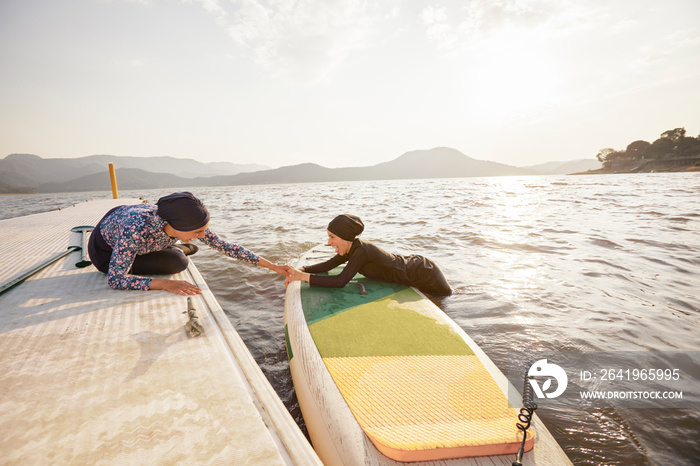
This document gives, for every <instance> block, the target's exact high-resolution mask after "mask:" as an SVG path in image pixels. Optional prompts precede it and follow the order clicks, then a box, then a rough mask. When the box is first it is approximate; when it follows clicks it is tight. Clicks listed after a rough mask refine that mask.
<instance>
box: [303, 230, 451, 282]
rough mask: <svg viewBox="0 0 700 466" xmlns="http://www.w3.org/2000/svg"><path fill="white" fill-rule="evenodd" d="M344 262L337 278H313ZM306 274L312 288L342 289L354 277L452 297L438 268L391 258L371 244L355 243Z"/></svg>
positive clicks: (419, 260) (417, 260)
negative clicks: (360, 275) (358, 274)
mask: <svg viewBox="0 0 700 466" xmlns="http://www.w3.org/2000/svg"><path fill="white" fill-rule="evenodd" d="M345 262H347V265H346V266H345V268H344V269H343V271H342V272H341V273H340V274H338V275H315V274H317V273H319V272H328V271H329V270H332V269H334V268H336V267H338V266H339V265H341V264H343V263H345ZM304 271H305V272H309V273H310V274H312V275H311V277H310V278H309V284H310V285H311V286H324V287H328V288H342V287H344V286H345V285H347V284H348V282H349V281H350V280H352V278H353V277H354V276H355V274H357V273H361V274H362V275H364V276H365V277H367V278H371V279H373V280H379V281H384V282H390V283H398V284H400V285H407V286H415V287H416V288H418V289H419V290H421V291H422V292H424V293H430V294H438V295H448V294H450V293H452V289H451V288H450V285H449V284H448V283H447V280H446V279H445V276H444V275H443V273H442V271H441V270H440V268H439V267H438V266H437V264H435V263H434V262H433V261H431V260H430V259H427V258H425V257H423V256H417V255H411V256H399V255H396V254H391V253H388V252H386V251H384V250H383V249H381V248H379V247H377V246H375V245H374V244H372V243H368V242H366V241H362V240H360V239H357V238H356V239H355V240H354V241H353V242H352V246H351V247H350V251H349V252H348V253H347V254H346V255H344V256H341V255H338V254H336V255H335V256H333V257H331V258H330V259H329V260H327V261H326V262H322V263H320V264H315V265H307V266H305V267H304Z"/></svg>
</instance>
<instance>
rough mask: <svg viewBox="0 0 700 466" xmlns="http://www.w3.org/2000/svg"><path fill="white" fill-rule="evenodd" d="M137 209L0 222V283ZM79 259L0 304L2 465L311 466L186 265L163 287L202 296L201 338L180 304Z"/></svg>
mask: <svg viewBox="0 0 700 466" xmlns="http://www.w3.org/2000/svg"><path fill="white" fill-rule="evenodd" d="M138 202H140V201H139V200H138V199H128V200H127V199H119V200H112V199H109V200H99V201H90V202H86V203H81V204H77V205H75V206H72V207H67V208H65V209H62V210H58V211H52V212H47V213H42V214H36V215H29V216H26V217H19V218H13V219H7V220H0V283H6V282H8V281H10V280H12V279H13V278H14V277H16V276H18V275H20V274H21V273H22V272H23V271H24V270H27V269H30V268H31V267H32V266H34V265H36V264H39V263H41V262H43V261H45V260H46V259H48V258H50V257H52V256H55V255H56V254H59V253H61V252H64V251H66V250H67V249H68V248H69V247H70V246H81V237H80V234H79V233H76V232H72V231H71V229H72V228H73V227H76V226H82V225H96V224H97V222H98V221H99V220H100V219H101V218H102V216H103V215H104V213H106V212H107V211H108V210H109V209H110V208H112V207H114V206H117V205H123V204H133V203H138ZM222 259H223V258H222ZM80 260H81V256H80V252H79V251H78V252H71V253H70V254H68V255H67V256H66V257H64V258H62V259H60V260H58V261H57V262H55V263H53V264H52V265H50V266H48V267H46V268H45V269H43V270H42V271H40V272H38V273H37V274H36V275H33V276H32V277H30V278H28V279H27V280H26V281H24V282H23V283H21V284H19V285H17V286H15V287H14V288H12V289H10V290H8V291H7V292H5V293H3V294H2V295H0V367H1V368H2V373H0V463H2V464H7V465H20V464H21V465H31V464H41V465H45V464H149V465H157V464H188V465H189V464H226V465H234V464H235V465H245V464H260V465H277V464H295V465H302V464H303V465H307V464H321V463H320V461H319V460H318V457H317V456H316V454H315V453H314V451H313V449H312V448H311V446H310V445H309V443H308V441H307V440H306V438H305V437H304V435H303V434H302V433H301V431H300V430H299V429H298V427H297V425H296V424H295V422H294V420H293V419H292V417H291V416H290V415H289V413H288V412H287V410H286V408H285V407H284V405H283V404H282V402H281V400H280V399H279V397H277V395H276V393H275V391H274V389H273V388H272V387H271V386H270V385H269V383H268V382H267V379H266V378H265V376H264V375H263V373H262V372H261V371H260V368H259V367H258V365H257V364H256V363H255V360H254V359H253V357H252V356H251V354H250V352H249V351H248V350H247V348H246V347H245V344H244V343H243V341H242V340H241V339H240V337H239V335H238V334H237V332H236V331H235V329H234V328H233V326H232V325H231V323H230V321H229V320H228V319H227V318H226V316H225V314H224V312H223V310H222V309H221V307H220V306H219V304H218V303H217V301H216V299H215V298H214V296H213V295H212V293H211V291H210V290H209V288H208V286H207V284H206V283H205V282H204V280H203V279H202V277H201V275H200V274H199V272H198V271H197V269H196V267H195V266H194V264H192V261H190V266H189V268H188V269H187V270H185V271H184V272H182V273H181V274H178V275H176V276H175V277H174V278H177V279H181V280H188V281H191V282H194V283H196V284H197V285H198V286H199V287H200V288H202V289H203V293H202V294H201V295H197V296H196V297H194V298H193V304H194V305H195V307H196V308H197V311H198V314H199V317H200V320H201V323H202V324H203V326H204V332H203V333H202V334H201V335H200V336H198V337H191V336H189V335H188V333H187V332H186V330H185V324H186V323H187V321H188V316H187V312H186V311H187V298H186V297H184V296H178V295H175V294H171V293H168V292H165V291H126V290H113V289H111V288H110V287H109V286H108V285H107V278H106V276H105V274H103V273H101V272H99V271H97V270H96V269H95V267H93V266H89V267H85V268H77V267H76V266H75V264H76V263H77V262H79V261H80ZM281 311H282V310H281V309H280V312H281ZM280 338H282V337H280Z"/></svg>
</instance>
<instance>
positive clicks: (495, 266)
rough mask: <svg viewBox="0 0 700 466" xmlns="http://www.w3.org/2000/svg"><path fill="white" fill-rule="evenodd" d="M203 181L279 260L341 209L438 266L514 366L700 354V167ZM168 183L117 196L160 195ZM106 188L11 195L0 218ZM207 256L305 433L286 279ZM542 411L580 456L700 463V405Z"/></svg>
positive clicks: (236, 225)
mask: <svg viewBox="0 0 700 466" xmlns="http://www.w3.org/2000/svg"><path fill="white" fill-rule="evenodd" d="M191 190H192V191H193V192H195V193H196V194H197V195H198V196H199V197H200V198H201V199H202V200H203V201H204V202H205V204H206V205H207V206H208V208H209V210H210V212H211V214H212V222H211V226H212V228H213V229H214V230H215V231H216V232H217V233H218V234H219V235H220V236H222V237H224V238H225V239H227V240H229V241H231V242H235V243H238V244H241V245H243V246H245V247H247V248H248V249H250V250H252V251H254V252H256V253H258V254H260V255H262V256H264V257H266V258H267V259H269V260H271V261H275V262H287V261H288V260H291V259H293V258H296V257H298V256H299V255H301V254H302V253H303V252H304V251H306V250H307V249H309V248H310V247H312V246H315V245H316V244H319V243H322V242H325V240H326V232H325V230H326V225H327V224H328V222H329V220H330V219H331V218H332V217H333V216H335V215H336V214H339V213H353V214H356V215H358V216H360V217H361V218H362V219H363V221H364V223H365V232H364V233H363V235H362V238H363V239H366V240H369V241H372V242H374V243H376V244H377V245H379V246H381V247H383V248H384V249H386V250H388V251H390V252H394V253H400V254H422V255H425V256H428V257H430V258H432V259H434V260H435V261H436V262H437V263H438V264H439V265H440V266H441V268H442V269H443V271H444V273H445V275H446V276H447V278H448V280H449V281H450V283H451V285H452V287H453V289H454V294H453V295H452V296H449V297H446V298H442V299H437V300H435V302H436V304H437V305H438V306H439V307H440V308H442V309H443V310H444V311H445V312H446V313H447V314H448V315H449V316H450V317H451V318H452V319H453V320H455V321H456V322H457V324H459V325H460V326H461V327H462V328H463V329H464V330H465V331H466V332H467V333H468V334H469V335H470V336H471V337H472V338H473V339H474V340H475V341H476V342H477V343H478V344H479V346H480V347H481V348H482V349H483V350H484V351H485V352H486V354H487V355H489V357H490V358H491V359H492V360H493V361H494V362H495V364H496V365H497V366H498V367H499V368H500V369H501V370H502V371H503V372H507V371H508V367H509V358H511V357H512V354H513V353H514V352H518V353H522V352H531V353H533V354H535V353H538V352H550V353H554V354H557V352H570V351H576V352H583V353H586V352H588V353H596V352H635V353H634V354H637V355H638V358H639V360H638V361H637V362H638V367H639V368H643V367H646V366H654V365H656V366H654V367H657V366H658V364H659V362H658V361H659V360H658V358H656V359H655V356H654V355H658V354H662V355H663V354H666V353H665V352H672V351H673V352H688V353H690V352H698V351H700V338H699V336H700V332H699V330H700V278H699V276H700V275H699V272H700V211H698V198H699V195H700V174H698V173H687V174H686V173H674V174H636V175H589V176H548V177H494V178H464V179H439V180H437V179H436V180H402V181H372V182H347V183H332V184H331V183H319V184H288V185H270V186H234V187H226V188H202V189H200V188H192V189H191ZM171 191H172V190H157V191H144V192H141V191H139V192H121V193H120V195H121V196H122V197H139V196H143V197H144V198H145V199H147V200H149V201H150V202H155V201H156V200H157V199H158V197H160V196H162V195H165V194H168V193H170V192H171ZM104 197H109V193H78V194H56V195H33V196H3V197H0V212H1V215H0V216H1V217H4V218H7V217H12V216H17V215H26V214H29V213H34V212H40V211H45V210H51V209H55V208H58V207H62V206H66V205H70V204H72V203H76V202H82V201H84V200H87V199H92V198H104ZM194 261H195V263H196V265H197V267H198V268H199V270H200V271H201V273H202V275H203V276H204V278H205V279H206V280H207V283H208V284H209V286H210V288H211V289H212V290H213V292H214V294H215V295H216V297H217V299H218V300H219V302H220V304H221V306H222V307H223V308H224V310H225V311H226V312H227V314H228V316H229V317H230V319H231V322H232V323H233V325H234V326H235V328H236V329H237V330H238V332H239V333H240V335H241V337H242V338H243V340H244V341H245V342H246V344H247V346H248V348H249V349H250V351H251V353H252V354H253V356H254V357H255V359H256V360H257V362H258V363H259V364H260V366H261V368H262V370H263V372H264V373H265V375H266V376H267V377H268V379H269V380H270V382H271V383H272V385H273V387H274V388H275V390H276V391H277V393H278V394H279V396H280V397H281V398H282V400H283V401H284V403H285V405H286V406H287V408H288V409H289V410H290V412H291V413H292V415H293V416H294V418H295V419H296V420H297V422H298V423H299V424H300V426H302V428H303V427H304V425H303V419H302V417H301V413H300V410H299V407H298V404H297V401H296V398H295V397H294V389H293V386H292V381H291V375H290V372H289V367H288V364H287V356H286V352H285V343H284V331H283V309H284V280H283V278H282V277H281V276H278V275H275V274H273V273H271V272H269V271H267V270H266V269H261V268H257V267H251V266H250V265H248V264H245V263H240V262H237V261H235V260H232V259H229V258H226V257H224V256H221V255H220V254H218V253H216V252H215V251H212V250H209V249H208V248H206V247H202V248H201V249H200V251H199V252H198V253H197V255H196V256H194ZM647 355H648V356H647ZM662 359H663V358H662ZM664 364H673V361H664ZM663 367H665V366H663ZM650 368H651V367H650ZM696 369H697V365H696V366H692V367H691V369H690V370H696ZM695 375H696V376H697V375H698V374H695ZM540 405H541V406H540V409H539V410H538V411H537V413H538V415H539V416H540V417H541V418H542V419H543V420H544V422H545V424H546V425H547V426H548V428H549V429H550V431H551V432H552V434H553V435H554V437H555V438H556V439H557V441H558V442H559V443H560V445H561V446H562V447H563V448H564V450H565V451H566V452H567V454H568V455H569V457H570V458H571V460H572V461H573V462H574V464H580V465H589V464H590V465H593V464H621V465H622V464H624V465H628V464H642V465H644V464H659V465H667V464H674V465H678V464H688V465H690V464H698V463H699V462H700V440H699V439H700V409H696V408H688V407H681V408H658V409H638V408H625V407H616V406H612V407H597V406H588V407H586V406H580V405H578V404H576V403H569V404H564V405H563V406H559V407H552V406H548V405H547V403H546V402H545V403H541V404H540Z"/></svg>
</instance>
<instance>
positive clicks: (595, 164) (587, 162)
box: [524, 159, 600, 175]
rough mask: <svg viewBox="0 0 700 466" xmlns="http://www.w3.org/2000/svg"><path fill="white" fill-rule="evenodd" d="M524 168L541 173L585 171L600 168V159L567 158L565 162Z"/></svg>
mask: <svg viewBox="0 0 700 466" xmlns="http://www.w3.org/2000/svg"><path fill="white" fill-rule="evenodd" d="M524 168H527V169H529V170H533V171H536V172H538V173H541V174H543V175H568V174H571V173H580V172H586V171H588V170H598V169H599V168H600V161H599V160H597V159H578V160H569V161H567V162H547V163H542V164H540V165H531V166H529V167H524Z"/></svg>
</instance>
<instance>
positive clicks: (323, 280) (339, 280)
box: [304, 249, 367, 288]
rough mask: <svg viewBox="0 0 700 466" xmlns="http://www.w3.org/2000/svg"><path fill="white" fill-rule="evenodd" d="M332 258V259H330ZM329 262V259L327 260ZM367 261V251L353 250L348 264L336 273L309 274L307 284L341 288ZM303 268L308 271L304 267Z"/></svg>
mask: <svg viewBox="0 0 700 466" xmlns="http://www.w3.org/2000/svg"><path fill="white" fill-rule="evenodd" d="M331 260H332V259H331ZM327 262H330V261H327ZM365 262H367V253H366V252H365V250H364V249H358V250H357V251H355V252H354V253H353V254H352V256H351V257H350V260H349V261H348V264H347V265H346V266H345V267H344V268H343V271H342V272H340V274H338V275H315V274H311V276H310V277H309V285H311V286H323V287H326V288H342V287H344V286H345V285H347V284H348V282H350V280H352V279H353V277H354V276H355V275H357V273H358V272H359V271H360V269H361V268H362V266H363V265H364V264H365ZM304 270H306V271H307V272H308V271H309V270H308V269H307V268H306V267H304Z"/></svg>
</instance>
